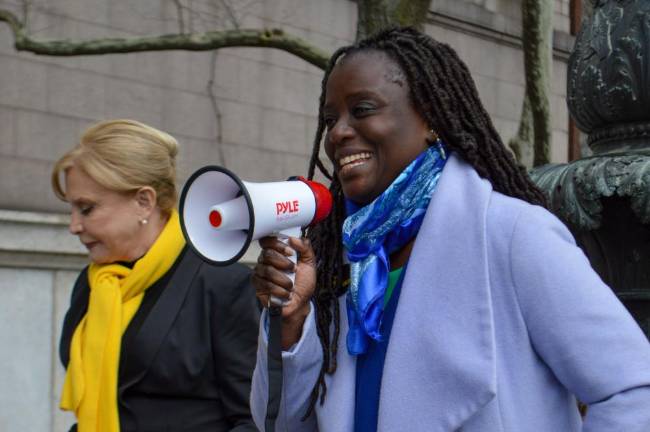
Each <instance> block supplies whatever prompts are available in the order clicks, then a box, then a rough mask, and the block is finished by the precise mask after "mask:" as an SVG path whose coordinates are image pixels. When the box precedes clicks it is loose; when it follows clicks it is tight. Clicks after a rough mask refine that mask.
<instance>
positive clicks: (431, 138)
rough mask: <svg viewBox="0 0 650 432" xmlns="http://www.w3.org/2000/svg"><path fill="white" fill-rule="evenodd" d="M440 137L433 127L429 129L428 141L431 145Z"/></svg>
mask: <svg viewBox="0 0 650 432" xmlns="http://www.w3.org/2000/svg"><path fill="white" fill-rule="evenodd" d="M439 139H440V137H439V136H438V134H437V133H436V131H434V130H433V129H429V136H428V137H427V141H428V142H429V145H433V144H434V143H435V142H436V141H438V140H439Z"/></svg>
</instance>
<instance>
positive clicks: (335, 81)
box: [323, 51, 429, 205]
mask: <svg viewBox="0 0 650 432" xmlns="http://www.w3.org/2000/svg"><path fill="white" fill-rule="evenodd" d="M323 116H324V120H325V124H326V125H327V134H326V136H325V152H326V153H327V156H328V157H329V158H330V160H331V161H332V163H333V165H334V169H335V171H336V173H337V175H338V178H339V180H340V182H341V187H342V190H343V194H344V195H345V196H346V197H347V198H348V199H350V200H352V201H354V202H355V203H357V204H360V205H366V204H369V203H370V202H372V201H373V200H374V199H375V198H377V197H378V196H379V195H380V194H381V193H382V192H383V191H384V190H385V189H386V188H387V187H388V186H389V185H390V184H391V183H392V182H393V180H395V178H397V176H398V175H399V174H400V173H401V172H402V171H403V170H404V168H406V166H408V164H409V163H410V162H411V161H413V160H414V159H415V158H416V157H417V156H418V155H419V154H420V153H422V152H423V151H424V150H425V149H426V148H427V137H428V135H429V128H428V127H427V124H426V122H425V121H424V119H423V118H422V116H420V115H419V114H418V113H417V112H416V111H415V109H414V107H413V104H412V103H411V101H410V98H409V88H408V84H407V82H406V77H405V76H404V74H403V72H402V71H401V69H400V68H399V66H398V65H397V64H396V63H395V62H394V61H393V60H392V59H390V58H389V57H388V56H387V55H386V54H384V53H382V52H380V51H365V52H357V53H353V54H351V55H348V57H344V58H342V59H341V61H339V63H337V64H336V66H335V67H334V68H333V69H332V72H331V73H330V76H329V79H328V81H327V85H326V97H325V105H324V108H323Z"/></svg>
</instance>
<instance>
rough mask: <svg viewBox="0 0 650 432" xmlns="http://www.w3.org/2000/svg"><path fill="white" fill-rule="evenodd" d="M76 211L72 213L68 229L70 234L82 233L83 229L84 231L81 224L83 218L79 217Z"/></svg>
mask: <svg viewBox="0 0 650 432" xmlns="http://www.w3.org/2000/svg"><path fill="white" fill-rule="evenodd" d="M75 213H76V212H74V211H73V212H72V214H71V215H70V226H69V227H68V229H69V230H70V234H74V235H77V234H80V233H81V231H83V225H82V224H81V220H80V219H79V216H76V214H75Z"/></svg>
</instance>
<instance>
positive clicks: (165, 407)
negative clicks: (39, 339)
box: [52, 120, 258, 432]
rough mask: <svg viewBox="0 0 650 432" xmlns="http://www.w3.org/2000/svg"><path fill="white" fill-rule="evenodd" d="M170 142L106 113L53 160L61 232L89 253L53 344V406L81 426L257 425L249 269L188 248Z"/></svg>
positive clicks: (124, 428)
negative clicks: (56, 384)
mask: <svg viewBox="0 0 650 432" xmlns="http://www.w3.org/2000/svg"><path fill="white" fill-rule="evenodd" d="M177 150H178V145H177V143H176V140H175V139H174V138H173V137H171V136H170V135H168V134H166V133H164V132H161V131H159V130H156V129H154V128H152V127H150V126H147V125H145V124H142V123H139V122H136V121H132V120H112V121H106V122H102V123H99V124H96V125H94V126H92V127H91V128H90V129H88V130H87V131H86V132H85V134H84V135H83V136H82V138H81V141H80V144H79V145H77V146H76V147H75V148H73V149H72V150H70V151H69V152H68V153H66V154H65V155H64V156H63V157H62V158H61V159H60V160H59V161H58V162H57V163H56V165H55V166H54V169H53V172H52V185H53V188H54V193H55V194H56V195H57V196H58V197H59V198H60V199H62V200H64V201H66V202H68V203H69V204H70V211H71V220H70V232H71V233H72V234H74V235H76V236H78V237H79V240H80V241H81V242H82V243H83V244H84V246H86V248H87V249H88V254H89V257H90V261H91V263H90V265H89V266H88V267H87V268H85V269H84V270H83V271H82V272H81V274H80V276H79V278H78V279H77V282H76V283H75V286H74V289H73V292H72V297H71V303H70V309H69V310H68V312H67V314H66V316H65V321H64V324H63V331H62V335H61V343H60V356H61V361H62V362H63V365H64V366H65V367H66V369H67V370H66V378H65V383H64V386H63V392H62V397H61V408H63V409H65V410H70V411H73V412H74V413H75V415H76V417H77V422H78V425H77V427H78V430H80V431H82V432H85V431H120V430H121V431H136V430H137V431H167V430H168V431H171V430H173V431H196V432H199V431H208V430H209V431H231V430H232V431H235V430H236V431H248V430H251V431H253V430H255V428H254V426H253V424H252V421H251V417H250V411H249V406H248V395H249V390H250V376H251V373H252V370H253V367H254V364H255V347H256V336H257V323H258V309H257V305H256V303H255V298H254V292H253V289H252V287H251V286H250V283H249V271H248V270H247V268H246V267H244V266H242V265H238V264H236V265H232V266H229V267H222V268H218V267H213V266H211V265H209V264H207V263H205V262H203V261H201V260H200V259H199V258H198V257H197V256H196V255H195V254H194V253H193V252H192V251H191V250H190V249H189V248H188V247H186V245H185V240H184V238H183V235H182V233H181V229H180V224H179V219H178V213H177V211H176V210H175V208H174V207H175V204H176V197H177V188H176V182H175V156H176V153H177ZM72 430H75V426H73V428H72Z"/></svg>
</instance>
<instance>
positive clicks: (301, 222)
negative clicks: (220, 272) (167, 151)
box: [179, 166, 332, 265]
mask: <svg viewBox="0 0 650 432" xmlns="http://www.w3.org/2000/svg"><path fill="white" fill-rule="evenodd" d="M331 209H332V195H331V194H330V192H329V190H328V189H327V188H326V187H325V186H324V185H322V184H320V183H317V182H314V181H310V180H306V179H304V178H302V177H292V178H290V179H289V180H288V181H281V182H271V183H253V182H246V181H242V180H240V179H239V177H237V176H236V175H235V174H234V173H232V172H231V171H229V170H228V169H226V168H223V167H219V166H206V167H203V168H201V169H199V170H198V171H196V172H195V173H194V174H192V175H191V176H190V178H189V179H188V180H187V182H186V184H185V187H184V188H183V191H182V192H181V200H180V208H179V210H180V211H179V213H180V219H181V228H182V230H183V234H184V236H185V239H186V240H187V242H188V244H189V245H190V247H191V248H192V249H194V251H195V252H196V253H197V254H198V255H199V256H200V257H201V258H203V259H204V260H205V261H207V262H210V263H212V264H216V265H228V264H231V263H234V262H236V261H237V260H239V259H240V258H241V257H242V256H243V255H244V253H245V252H246V250H247V249H248V247H249V245H250V243H251V242H252V241H253V240H257V239H260V238H262V237H266V236H271V235H275V236H278V237H280V238H288V237H300V230H301V228H302V227H306V226H308V225H312V224H315V223H318V222H319V221H321V220H323V219H325V218H326V217H327V215H328V214H329V213H330V211H331Z"/></svg>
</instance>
